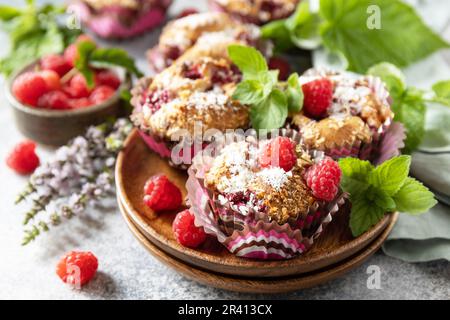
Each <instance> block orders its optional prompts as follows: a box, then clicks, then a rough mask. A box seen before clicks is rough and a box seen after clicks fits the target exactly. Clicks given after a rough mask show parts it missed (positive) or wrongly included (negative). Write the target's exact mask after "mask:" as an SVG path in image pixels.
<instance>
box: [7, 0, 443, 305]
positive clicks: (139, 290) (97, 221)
mask: <svg viewBox="0 0 450 320" xmlns="http://www.w3.org/2000/svg"><path fill="white" fill-rule="evenodd" d="M5 2H6V1H3V0H2V1H0V3H5ZM181 5H182V4H181ZM179 6H180V3H179V2H178V3H177V4H176V6H175V7H174V8H173V11H174V12H176V11H177V10H179V9H177V8H178V7H179ZM154 39H155V34H153V35H149V36H147V37H144V38H138V39H135V40H133V41H131V42H128V43H126V46H127V48H130V50H131V52H132V53H133V54H134V55H136V56H140V57H142V52H143V51H144V50H145V49H146V48H147V47H149V46H150V45H151V44H152V43H154ZM0 42H1V43H5V42H6V39H5V37H4V35H0ZM117 44H119V45H122V43H115V44H113V45H117ZM4 49H5V48H0V55H2V54H4V52H5V51H4ZM139 63H140V65H141V66H143V67H145V66H146V64H145V61H143V60H142V58H141V61H139ZM0 86H1V87H2V88H3V80H0ZM0 102H1V104H0V137H1V138H2V143H1V144H0V205H1V206H0V261H1V263H0V274H1V275H2V276H1V277H0V299H19V298H20V299H36V298H41V299H233V298H234V299H244V298H248V299H253V298H277V299H278V298H280V299H395V298H401V299H448V298H450V265H449V263H448V262H431V263H422V264H408V263H404V262H401V261H399V260H395V259H392V258H389V257H386V256H385V255H383V254H382V253H378V254H376V255H375V256H374V257H373V258H371V259H370V260H369V261H368V262H366V263H365V264H364V265H363V266H361V267H359V268H357V269H355V270H353V271H352V272H350V273H349V274H347V275H346V276H344V277H342V278H340V279H337V280H335V281H332V282H329V283H326V284H324V285H321V286H318V287H315V288H312V289H308V290H302V291H299V292H295V293H291V294H285V295H275V296H265V295H247V294H236V293H232V292H227V291H222V290H216V289H213V288H209V287H206V286H203V285H199V284H197V283H195V282H192V281H189V280H187V279H185V278H183V277H182V276H181V275H179V274H177V273H176V272H175V271H172V270H171V269H169V268H167V267H165V266H164V265H162V264H161V263H159V262H158V261H156V260H155V259H154V258H153V257H152V256H150V255H149V254H148V253H147V251H145V249H144V248H143V247H141V245H140V244H139V243H138V242H137V241H136V240H135V239H134V237H133V236H132V234H131V233H130V232H129V231H128V229H127V227H126V225H125V223H124V222H123V221H122V218H121V216H120V214H119V212H118V211H117V208H116V205H115V202H114V201H115V200H114V199H111V201H110V203H106V204H105V207H104V208H102V209H101V210H94V209H92V210H90V212H89V213H88V214H87V215H86V216H83V217H76V218H74V219H73V220H71V221H67V222H65V223H64V224H63V225H62V226H60V227H58V228H56V229H53V230H52V231H51V233H49V234H46V235H43V236H42V237H41V238H40V239H38V240H37V241H36V242H35V243H32V244H30V245H29V246H27V247H21V246H20V242H21V238H22V224H21V222H22V219H23V216H22V215H21V213H22V212H23V209H24V208H23V207H16V206H14V204H13V201H14V198H15V195H16V194H17V193H18V192H19V191H20V190H21V188H22V187H23V185H24V183H25V181H26V180H25V179H24V178H21V177H18V176H16V175H15V174H14V173H12V172H11V171H10V170H9V169H8V168H6V166H5V164H4V159H5V156H6V153H7V151H8V150H10V149H11V147H12V146H13V145H14V144H15V143H16V142H18V141H20V140H21V139H22V136H21V135H20V134H19V133H18V132H17V130H16V128H15V126H14V123H13V118H12V114H11V111H10V109H9V107H8V106H7V104H6V102H5V97H4V93H3V90H1V92H0ZM39 152H40V154H41V155H42V156H43V157H45V156H46V155H47V154H48V153H49V152H50V150H45V149H42V148H39ZM73 249H80V250H91V251H93V252H94V253H95V254H96V255H97V257H98V258H99V261H100V267H99V273H98V274H97V276H96V277H95V278H94V280H93V281H92V282H91V283H89V284H88V285H87V286H86V287H84V288H83V289H82V290H81V291H77V290H73V289H70V288H68V287H66V286H65V285H64V284H63V283H62V282H61V281H60V280H59V278H58V277H57V276H56V275H55V271H54V268H55V265H56V262H57V261H58V259H59V257H60V256H62V255H63V254H64V253H65V252H66V251H69V250H73ZM370 265H377V266H379V267H380V269H381V289H379V290H369V289H367V286H366V282H367V278H368V275H367V273H366V270H367V267H368V266H370Z"/></svg>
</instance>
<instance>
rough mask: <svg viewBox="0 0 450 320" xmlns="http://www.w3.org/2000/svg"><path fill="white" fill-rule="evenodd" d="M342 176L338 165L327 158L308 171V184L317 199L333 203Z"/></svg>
mask: <svg viewBox="0 0 450 320" xmlns="http://www.w3.org/2000/svg"><path fill="white" fill-rule="evenodd" d="M341 175H342V172H341V169H340V168H339V165H338V163H337V162H336V161H334V160H333V159H331V158H329V157H327V158H325V159H323V160H321V161H320V162H319V163H317V164H314V165H313V166H311V167H310V168H309V169H308V170H307V171H306V184H307V185H308V187H309V188H311V190H312V192H313V195H314V196H315V197H316V198H319V199H322V200H326V201H331V200H333V198H334V197H335V196H336V194H337V192H338V189H339V183H340V182H341Z"/></svg>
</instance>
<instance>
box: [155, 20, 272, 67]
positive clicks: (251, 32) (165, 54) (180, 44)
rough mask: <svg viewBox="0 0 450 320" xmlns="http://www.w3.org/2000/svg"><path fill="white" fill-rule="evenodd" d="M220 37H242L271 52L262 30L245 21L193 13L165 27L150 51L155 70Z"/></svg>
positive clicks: (241, 38) (264, 50)
mask: <svg viewBox="0 0 450 320" xmlns="http://www.w3.org/2000/svg"><path fill="white" fill-rule="evenodd" d="M217 36H220V37H227V38H229V39H231V40H240V41H243V42H244V43H245V44H247V45H252V46H255V47H258V48H259V49H260V50H262V51H263V52H265V53H266V54H267V55H269V54H270V51H271V46H270V45H269V42H267V41H263V40H261V39H260V30H259V28H258V27H257V26H255V25H252V24H243V23H239V22H237V21H234V20H232V19H231V17H230V16H229V15H227V14H225V13H219V12H205V13H198V14H192V15H189V16H186V17H183V18H180V19H177V20H174V21H172V22H170V23H169V24H168V25H167V26H166V27H164V29H163V31H162V34H161V36H160V38H159V43H158V45H157V46H156V47H154V48H152V49H150V50H148V52H147V59H148V61H149V63H150V66H151V68H152V69H153V71H155V72H160V71H161V70H163V69H165V68H166V67H167V66H169V65H171V64H172V63H173V61H175V60H176V59H177V58H178V57H180V56H181V55H182V54H183V53H184V52H186V50H188V49H189V48H191V47H192V46H193V45H194V44H195V43H197V42H200V43H202V42H203V43H208V42H210V41H214V38H216V37H217Z"/></svg>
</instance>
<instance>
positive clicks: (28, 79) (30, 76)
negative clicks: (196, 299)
mask: <svg viewBox="0 0 450 320" xmlns="http://www.w3.org/2000/svg"><path fill="white" fill-rule="evenodd" d="M47 91H48V89H47V84H46V83H45V80H44V79H43V78H42V76H41V75H40V74H39V73H37V72H26V73H23V74H21V75H20V76H18V77H17V78H16V80H14V83H13V86H12V92H13V94H14V96H16V98H17V99H18V100H19V101H20V102H22V103H25V104H28V105H31V106H36V105H37V101H38V99H39V97H40V96H42V95H43V94H44V93H46V92H47Z"/></svg>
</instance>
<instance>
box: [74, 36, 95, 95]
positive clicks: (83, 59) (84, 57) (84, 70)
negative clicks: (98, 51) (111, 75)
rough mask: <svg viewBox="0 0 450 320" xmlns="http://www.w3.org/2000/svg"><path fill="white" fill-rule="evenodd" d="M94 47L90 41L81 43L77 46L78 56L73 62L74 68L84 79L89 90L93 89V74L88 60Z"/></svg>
mask: <svg viewBox="0 0 450 320" xmlns="http://www.w3.org/2000/svg"><path fill="white" fill-rule="evenodd" d="M95 48H96V45H95V44H94V43H92V42H91V41H81V42H79V43H78V44H77V50H78V56H77V59H76V60H75V67H76V68H77V69H78V71H80V73H81V74H82V75H83V76H84V78H85V79H86V84H87V85H88V87H89V88H93V87H94V85H95V83H94V72H93V71H92V69H91V66H90V65H89V58H90V55H91V54H92V52H94V50H95Z"/></svg>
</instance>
